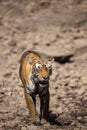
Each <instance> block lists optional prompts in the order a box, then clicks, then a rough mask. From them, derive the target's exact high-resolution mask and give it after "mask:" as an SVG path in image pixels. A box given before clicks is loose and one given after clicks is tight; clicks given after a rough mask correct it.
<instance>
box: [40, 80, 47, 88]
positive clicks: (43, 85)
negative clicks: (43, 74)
mask: <svg viewBox="0 0 87 130" xmlns="http://www.w3.org/2000/svg"><path fill="white" fill-rule="evenodd" d="M47 84H48V82H47V81H40V82H39V85H40V87H46V86H47Z"/></svg>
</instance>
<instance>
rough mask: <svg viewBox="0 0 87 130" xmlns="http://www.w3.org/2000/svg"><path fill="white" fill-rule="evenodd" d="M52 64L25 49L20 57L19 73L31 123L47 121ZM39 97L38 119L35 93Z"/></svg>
mask: <svg viewBox="0 0 87 130" xmlns="http://www.w3.org/2000/svg"><path fill="white" fill-rule="evenodd" d="M51 73H52V66H51V65H50V64H49V63H46V62H45V61H43V59H42V58H41V57H40V55H39V54H37V53H36V52H34V51H26V52H25V53H24V54H23V55H22V57H21V65H20V70H19V75H20V78H21V81H22V83H23V87H24V94H25V99H26V103H27V107H28V109H29V115H30V118H31V122H32V123H38V122H39V121H47V120H48V115H49V96H50V94H49V78H50V75H51ZM37 94H38V95H39V97H40V120H39V117H37V114H36V108H35V106H36V100H35V97H36V95H37Z"/></svg>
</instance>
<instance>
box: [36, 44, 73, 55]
mask: <svg viewBox="0 0 87 130" xmlns="http://www.w3.org/2000/svg"><path fill="white" fill-rule="evenodd" d="M43 48H44V49H43ZM56 48H57V49H56ZM35 50H37V51H38V52H41V53H43V54H46V55H48V56H52V57H65V56H71V55H73V51H72V50H68V49H66V48H64V46H61V45H60V44H56V45H55V44H51V45H50V46H45V45H41V46H36V48H35Z"/></svg>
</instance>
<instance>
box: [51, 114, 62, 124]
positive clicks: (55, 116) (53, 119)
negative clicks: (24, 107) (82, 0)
mask: <svg viewBox="0 0 87 130" xmlns="http://www.w3.org/2000/svg"><path fill="white" fill-rule="evenodd" d="M49 123H50V124H51V125H58V126H61V123H60V122H59V121H58V114H54V113H52V111H51V112H50V113H49Z"/></svg>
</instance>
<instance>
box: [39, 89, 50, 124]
mask: <svg viewBox="0 0 87 130" xmlns="http://www.w3.org/2000/svg"><path fill="white" fill-rule="evenodd" d="M48 120H49V91H48V92H47V93H46V94H45V95H40V121H41V124H45V123H47V121H48Z"/></svg>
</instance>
